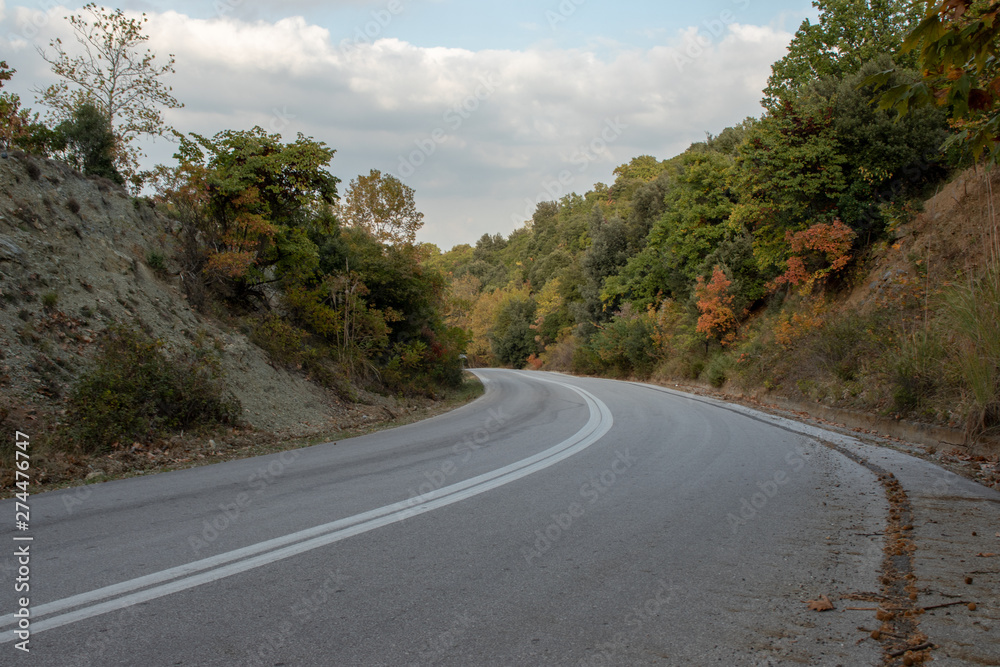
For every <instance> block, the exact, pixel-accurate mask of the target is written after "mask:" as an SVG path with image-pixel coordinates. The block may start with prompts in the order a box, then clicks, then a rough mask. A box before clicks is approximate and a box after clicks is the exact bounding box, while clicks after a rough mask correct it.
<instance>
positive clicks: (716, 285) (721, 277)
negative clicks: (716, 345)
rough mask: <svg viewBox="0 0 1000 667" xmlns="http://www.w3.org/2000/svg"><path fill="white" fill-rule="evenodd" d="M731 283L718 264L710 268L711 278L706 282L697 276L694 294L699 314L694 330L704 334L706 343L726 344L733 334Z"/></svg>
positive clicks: (734, 320)
mask: <svg viewBox="0 0 1000 667" xmlns="http://www.w3.org/2000/svg"><path fill="white" fill-rule="evenodd" d="M731 284H732V281H731V280H729V278H727V277H726V273H725V272H724V271H723V270H722V267H720V266H718V265H716V266H715V268H714V269H712V279H711V280H709V281H708V282H705V278H704V277H703V276H698V280H697V283H696V284H695V288H694V295H695V298H696V299H697V300H698V301H697V306H698V312H700V313H701V315H700V316H699V317H698V324H697V325H696V326H695V330H696V331H697V332H698V333H700V334H704V335H705V341H706V345H707V343H708V341H710V340H717V341H719V342H720V343H722V344H723V345H726V344H727V343H730V342H732V340H733V338H734V336H735V331H736V325H737V324H738V322H737V320H736V313H734V312H733V296H732V295H731V294H730V293H729V286H730V285H731Z"/></svg>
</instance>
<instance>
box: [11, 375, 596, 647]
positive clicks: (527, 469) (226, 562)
mask: <svg viewBox="0 0 1000 667" xmlns="http://www.w3.org/2000/svg"><path fill="white" fill-rule="evenodd" d="M532 379H533V380H536V381H539V382H548V383H550V384H555V385H559V386H561V387H564V388H566V389H569V390H571V391H574V392H576V393H577V394H579V395H580V396H581V397H583V400H584V402H585V403H586V405H587V407H588V408H589V410H590V418H589V419H588V420H587V423H586V424H585V425H584V426H583V428H581V429H580V430H579V431H577V432H576V433H575V434H573V435H572V436H570V437H569V438H567V439H566V440H563V441H562V442H560V443H559V444H557V445H555V446H554V447H550V448H549V449H546V450H545V451H542V452H539V453H538V454H535V455H534V456H529V457H528V458H526V459H522V460H520V461H516V462H514V463H511V464H509V465H506V466H503V467H502V468H498V469H496V470H492V471H490V472H488V473H483V474H482V475H478V476H476V477H472V478H470V479H467V480H464V481H461V482H457V483H455V484H452V485H450V486H445V487H442V488H440V489H438V490H436V491H432V492H429V493H426V494H424V495H422V496H419V497H418V498H411V499H409V500H404V501H401V502H398V503H393V504H391V505H386V506H384V507H380V508H378V509H374V510H371V511H368V512H363V513H361V514H356V515H354V516H352V517H347V518H344V519H338V520H337V521H332V522H330V523H326V524H323V525H321V526H315V527H314V528H308V529H306V530H302V531H298V532H295V533H291V534H289V535H284V536H282V537H277V538H274V539H271V540H266V541H264V542H260V543H258V544H253V545H250V546H247V547H243V548H242V549H236V550H233V551H229V552H227V553H223V554H219V555H217V556H212V557H210V558H204V559H202V560H197V561H193V562H191V563H186V564H185V565H181V566H178V567H173V568H170V569H167V570H163V571H161V572H156V573H153V574H149V575H146V576H143V577H138V578H136V579H131V580H129V581H123V582H121V583H118V584H113V585H111V586H105V587H104V588H98V589H96V590H93V591H89V592H87V593H81V594H79V595H73V596H71V597H68V598H64V599H62V600H56V601H53V602H48V603H45V604H41V605H38V606H37V607H34V608H33V609H32V610H31V617H32V623H31V630H32V632H33V633H37V632H42V631H45V630H51V629H52V628H58V627H60V626H63V625H67V624H69V623H76V622H77V621H82V620H84V619H87V618H91V617H94V616H99V615H101V614H106V613H108V612H111V611H115V610H118V609H124V608H126V607H130V606H132V605H136V604H140V603H142V602H146V601H149V600H154V599H156V598H159V597H163V596H165V595H170V594H171V593H176V592H178V591H183V590H186V589H188V588H194V587H195V586H200V585H202V584H207V583H210V582H213V581H216V580H218V579H222V578H224V577H229V576H232V575H234V574H239V573H241V572H246V571H247V570H252V569H254V568H258V567H261V566H263V565H268V564H270V563H275V562H277V561H279V560H283V559H285V558H290V557H292V556H297V555H299V554H301V553H305V552H307V551H311V550H312V549H318V548H319V547H323V546H327V545H329V544H333V543H334V542H339V541H340V540H343V539H346V538H348V537H352V536H354V535H360V534H361V533H366V532H368V531H370V530H374V529H376V528H380V527H382V526H387V525H389V524H392V523H396V522H397V521H403V520H404V519H407V518H409V517H411V516H416V515H417V514H423V513H424V512H430V511H432V510H435V509H438V508H441V507H445V506H446V505H451V504H453V503H457V502H460V501H462V500H466V499H468V498H472V497H473V496H477V495H479V494H481V493H485V492H486V491H490V490H492V489H495V488H497V487H499V486H503V485H505V484H510V483H511V482H514V481H516V480H519V479H521V478H523V477H527V476H528V475H531V474H532V473H535V472H538V471H539V470H544V469H545V468H548V467H549V466H552V465H554V464H556V463H558V462H559V461H562V460H563V459H566V458H568V457H570V456H573V455H574V454H577V453H578V452H581V451H583V450H584V449H586V448H587V447H589V446H590V445H592V444H594V443H595V442H597V441H598V440H600V439H601V438H602V437H603V436H604V435H605V434H606V433H607V432H608V431H609V430H611V426H612V425H613V424H614V418H613V417H612V415H611V410H610V409H608V406H607V405H605V404H604V402H602V401H601V400H600V399H598V398H597V397H596V396H594V395H593V394H591V393H590V392H588V391H586V390H583V389H580V388H579V387H574V386H572V385H569V384H566V383H564V382H557V381H555V380H549V379H545V378H541V377H533V378H532ZM213 568H214V569H213ZM147 587H151V588H147ZM140 589H145V590H140ZM133 591H137V592H133ZM108 598H114V599H108ZM100 600H106V601H105V602H99V601H100ZM92 603H97V604H92ZM83 605H89V606H83ZM75 607H81V608H80V609H76V610H75V611H69V612H67V613H63V614H60V615H58V616H53V617H51V618H46V619H41V620H35V619H39V618H40V617H42V616H48V615H50V614H57V613H59V612H63V611H66V610H68V609H73V608H75ZM16 622H17V619H15V618H14V615H13V614H8V615H7V616H6V617H5V618H4V619H3V620H2V621H0V627H4V626H8V625H14V624H15V623H16ZM14 638H15V635H14V631H13V630H8V631H6V632H2V633H0V643H7V642H10V641H13V640H14Z"/></svg>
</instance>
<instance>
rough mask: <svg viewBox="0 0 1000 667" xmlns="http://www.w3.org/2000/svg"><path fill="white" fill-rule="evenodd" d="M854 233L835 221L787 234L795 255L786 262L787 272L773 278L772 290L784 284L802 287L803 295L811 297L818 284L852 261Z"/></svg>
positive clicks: (786, 237) (787, 239)
mask: <svg viewBox="0 0 1000 667" xmlns="http://www.w3.org/2000/svg"><path fill="white" fill-rule="evenodd" d="M855 236H856V235H855V233H854V230H853V229H851V228H850V227H848V226H847V225H845V224H844V223H842V222H841V221H840V220H834V221H833V222H832V223H830V224H827V223H824V222H820V223H816V224H815V225H813V226H812V227H810V228H809V229H804V230H802V231H801V232H795V233H792V232H790V231H789V232H786V234H785V240H786V241H788V244H789V245H790V246H791V249H792V252H793V253H795V254H793V255H792V256H791V257H789V258H788V260H787V262H786V266H787V270H786V271H785V272H784V273H783V274H782V275H780V276H778V277H777V278H775V279H774V282H772V283H771V287H772V289H776V288H778V287H780V286H781V285H791V286H793V287H794V286H797V285H801V288H800V291H801V293H802V294H809V293H810V292H812V290H813V287H815V285H816V284H817V283H822V282H823V281H824V280H826V278H828V277H829V276H830V275H832V274H834V273H836V272H837V271H840V270H841V269H843V268H844V267H845V266H847V263H848V262H850V261H851V254H850V251H851V245H852V244H853V243H854V237H855Z"/></svg>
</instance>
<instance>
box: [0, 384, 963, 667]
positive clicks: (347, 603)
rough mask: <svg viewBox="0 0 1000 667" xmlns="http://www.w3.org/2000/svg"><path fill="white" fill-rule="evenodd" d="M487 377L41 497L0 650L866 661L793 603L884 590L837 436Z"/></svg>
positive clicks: (865, 649) (838, 617)
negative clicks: (163, 470)
mask: <svg viewBox="0 0 1000 667" xmlns="http://www.w3.org/2000/svg"><path fill="white" fill-rule="evenodd" d="M476 373H477V375H479V376H480V378H482V379H483V381H484V382H485V384H486V388H487V389H486V393H485V395H484V396H483V397H482V398H480V399H479V400H477V401H476V402H474V403H472V404H470V405H467V406H465V407H463V408H460V409H458V410H455V411H453V412H451V413H448V414H446V415H443V416H440V417H437V418H434V419H431V420H428V421H425V422H421V423H418V424H412V425H409V426H404V427H401V428H398V429H395V430H392V431H386V432H381V433H376V434H373V435H369V436H364V437H360V438H355V439H352V440H346V441H342V442H338V443H330V444H324V445H318V446H315V447H311V448H308V449H303V450H297V451H293V452H285V453H284V454H279V455H272V456H268V457H261V458H256V459H248V460H243V461H237V462H231V463H224V464H218V465H213V466H208V467H203V468H197V469H192V470H186V471H179V472H173V473H167V474H162V475H156V476H151V477H147V478H135V479H129V480H123V481H117V482H111V483H106V484H101V485H95V486H88V487H81V488H78V489H68V490H65V491H59V492H52V493H47V494H43V495H39V496H33V497H32V498H31V514H32V524H31V536H32V537H33V538H34V539H33V541H32V542H31V581H30V584H31V590H30V594H31V614H32V615H31V625H30V629H31V635H30V649H31V650H30V653H27V654H25V653H24V652H22V651H17V650H15V649H14V643H15V642H17V641H19V638H18V637H16V636H15V634H14V632H13V630H14V629H15V628H16V625H15V621H16V619H15V618H14V617H13V616H12V615H11V614H10V612H9V610H10V609H11V608H13V607H14V605H15V598H16V594H15V593H13V592H12V588H13V584H12V583H11V585H8V583H7V582H8V581H10V582H13V580H14V577H15V572H16V562H15V560H14V559H13V558H12V557H11V556H10V555H8V554H9V553H10V552H11V551H12V549H10V548H8V547H9V545H11V544H13V542H11V540H12V538H13V537H14V536H15V533H14V531H12V530H10V528H9V527H8V526H9V525H11V524H12V522H11V521H6V520H5V521H4V525H3V528H2V531H3V532H2V533H0V540H2V541H3V542H4V548H3V553H4V554H5V557H4V560H3V561H2V563H3V578H4V582H3V584H2V585H3V586H4V590H5V591H6V592H5V593H4V594H3V596H2V597H0V599H2V600H3V605H4V606H3V612H4V614H5V615H4V616H3V617H2V618H0V639H2V645H0V664H5V665H7V664H10V665H15V664H18V665H20V664H25V665H29V664H30V665H59V666H72V665H101V666H104V665H109V666H110V665H267V666H272V665H411V664H412V665H423V664H439V665H462V666H468V665H480V664H489V665H536V664H538V665H542V664H544V665H563V664H566V665H580V664H583V665H644V664H666V665H688V664H693V665H702V664H704V665H710V664H720V665H733V664H748V665H756V664H759V665H770V664H782V663H785V662H788V663H789V664H821V665H827V664H829V665H837V664H843V665H866V664H867V665H877V664H881V660H882V647H881V646H880V645H879V644H877V643H876V642H873V641H860V642H859V640H861V639H863V637H864V636H865V635H864V634H863V633H860V632H859V630H858V624H859V619H858V618H857V617H855V616H851V615H850V614H845V613H830V614H818V613H817V612H813V611H810V610H808V608H807V606H806V604H804V602H805V601H806V600H809V599H815V598H817V597H818V596H819V595H821V594H826V595H829V596H830V597H834V596H840V595H845V594H849V593H852V592H865V591H868V592H870V591H878V590H879V588H880V584H879V574H880V568H881V566H882V546H883V541H882V540H883V538H882V537H881V536H880V535H879V534H880V533H881V531H883V530H884V528H885V525H886V516H887V513H888V506H887V502H886V499H885V495H884V493H883V491H882V488H881V486H879V484H878V482H877V480H876V476H875V474H874V473H872V472H871V471H869V469H867V468H865V467H863V466H861V465H859V464H857V463H855V462H854V461H852V460H851V459H849V458H847V457H846V456H844V455H843V454H841V453H840V452H838V451H836V450H834V449H831V448H829V447H827V446H825V445H823V444H821V443H820V441H819V440H818V439H817V438H824V439H827V436H829V435H830V434H825V433H824V432H822V431H819V430H818V429H813V428H811V427H806V426H800V425H795V424H794V423H792V422H785V421H784V420H779V419H776V418H771V417H768V416H766V415H762V414H760V413H755V412H753V411H751V410H748V409H746V408H739V407H734V406H727V405H725V404H722V403H718V402H716V401H712V400H710V399H704V398H699V397H694V396H690V395H687V394H682V393H679V392H674V391H670V390H666V389H663V388H660V387H653V386H649V385H641V384H634V383H624V382H614V381H609V380H598V379H586V378H572V377H567V376H562V375H557V374H547V373H529V372H521V371H504V370H480V371H476ZM831 437H832V436H831ZM906 465H911V464H910V463H906ZM920 465H921V464H919V463H917V462H914V463H913V464H912V466H913V467H914V469H915V470H917V469H919V470H923V468H920ZM928 474H929V473H928ZM928 479H930V478H928ZM949 483H951V484H953V485H957V486H961V488H966V486H962V483H956V482H949ZM969 488H971V487H969ZM13 514H14V505H13V501H3V502H2V503H0V516H5V517H6V516H8V515H9V516H10V517H13Z"/></svg>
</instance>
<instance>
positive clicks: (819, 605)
mask: <svg viewBox="0 0 1000 667" xmlns="http://www.w3.org/2000/svg"><path fill="white" fill-rule="evenodd" d="M807 604H808V605H809V608H810V609H812V610H813V611H830V610H832V609H834V608H835V607H834V606H833V603H832V602H830V598H828V597H827V596H826V595H820V596H819V599H817V600H809V601H808V602H807Z"/></svg>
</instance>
